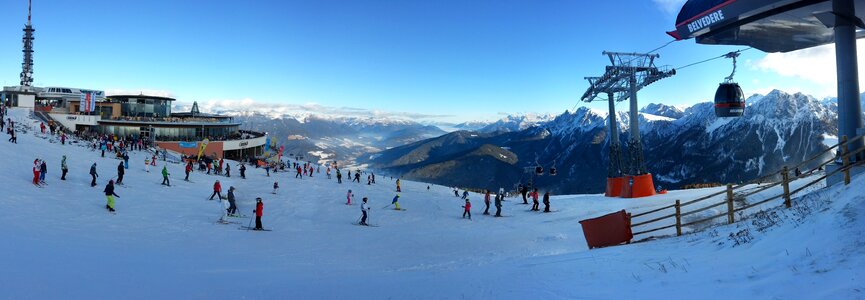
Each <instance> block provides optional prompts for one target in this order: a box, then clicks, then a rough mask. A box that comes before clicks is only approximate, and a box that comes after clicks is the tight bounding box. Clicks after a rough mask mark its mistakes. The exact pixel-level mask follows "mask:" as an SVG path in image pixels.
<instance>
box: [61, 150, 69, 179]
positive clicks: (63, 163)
mask: <svg viewBox="0 0 865 300" xmlns="http://www.w3.org/2000/svg"><path fill="white" fill-rule="evenodd" d="M60 171H61V172H63V175H61V176H60V180H66V172H69V168H67V167H66V155H63V159H62V160H60Z"/></svg>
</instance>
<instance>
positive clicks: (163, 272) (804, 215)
mask: <svg viewBox="0 0 865 300" xmlns="http://www.w3.org/2000/svg"><path fill="white" fill-rule="evenodd" d="M28 114H29V112H28V111H26V110H23V109H12V111H11V113H10V117H11V118H13V119H14V120H17V122H19V123H20V124H22V125H27V126H28V127H30V128H34V126H38V124H39V123H38V122H37V121H34V120H32V119H29V117H28ZM34 122H35V123H34ZM4 137H5V135H4ZM7 138H8V137H7ZM62 155H67V157H68V161H67V163H68V165H69V174H68V175H67V180H66V181H60V179H59V177H60V174H59V173H60V158H61V156H62ZM0 157H3V158H4V159H3V163H2V167H0V168H2V169H0V171H2V172H0V182H2V195H3V197H0V207H2V208H3V213H0V236H2V237H3V242H2V244H0V286H2V288H0V299H120V298H122V299H345V298H351V299H562V298H581V299H608V298H613V297H622V296H626V297H627V296H631V297H637V298H655V299H659V298H664V299H669V298H680V299H681V298H695V297H700V298H724V299H736V298H744V297H747V298H782V299H799V298H803V299H814V298H830V297H832V298H834V297H840V298H845V299H850V298H865V277H863V272H865V255H863V254H865V253H863V252H865V247H863V246H865V236H863V231H865V221H863V219H862V217H860V216H862V215H863V214H865V193H863V190H865V177H862V176H860V177H858V178H855V181H854V182H853V183H852V184H851V185H850V186H847V187H844V186H836V187H832V188H829V189H821V190H818V191H815V192H814V193H812V194H810V195H809V196H807V197H806V198H807V199H805V200H801V201H797V203H801V205H799V204H797V209H793V210H777V212H779V217H777V218H776V219H775V221H776V223H777V224H776V225H773V226H769V227H765V226H762V225H761V226H757V225H755V224H757V223H759V222H757V221H759V220H755V221H744V222H739V223H736V224H733V225H729V226H720V227H716V228H713V229H710V230H708V231H703V232H700V233H695V234H688V235H685V236H683V237H679V238H676V237H672V238H666V239H660V240H655V241H650V242H644V243H635V244H631V245H625V246H619V247H610V248H602V249H595V250H591V251H589V250H588V249H587V247H586V243H585V240H584V238H583V233H582V232H581V229H580V226H579V224H578V223H577V222H578V221H579V220H581V219H585V218H590V217H595V216H598V215H601V214H605V213H609V212H613V211H617V210H620V209H623V208H625V209H627V210H629V211H637V212H639V211H644V210H646V209H650V208H652V207H659V206H661V205H667V204H669V203H671V202H672V201H675V199H686V198H695V197H697V196H699V195H704V194H708V193H711V192H712V191H714V189H705V190H689V191H671V192H670V193H669V194H666V195H660V196H656V197H651V198H646V199H619V198H613V199H611V198H605V197H603V196H602V195H572V196H554V197H553V198H552V200H551V202H552V208H553V210H555V212H554V213H549V214H543V213H537V212H528V211H527V210H528V209H529V208H530V206H528V205H522V204H521V201H517V200H516V199H515V198H511V199H508V201H506V202H505V203H504V208H503V214H504V215H506V217H504V218H493V217H490V216H484V215H481V212H482V210H483V199H482V197H481V196H480V195H475V194H473V195H471V196H470V198H471V200H472V204H473V209H472V214H473V220H471V221H469V220H467V219H462V218H461V214H462V208H461V206H462V205H463V203H464V202H463V200H461V199H460V198H457V197H454V196H453V191H452V190H451V189H450V188H447V187H441V186H430V189H429V190H427V184H424V183H418V182H409V181H403V182H402V190H403V191H402V193H400V194H401V198H400V204H401V206H402V207H403V208H405V209H406V210H405V211H394V210H390V209H387V208H385V206H387V205H388V204H390V203H391V199H392V198H393V196H394V195H395V194H396V193H395V191H394V190H395V184H394V182H393V181H392V180H391V179H389V178H383V177H381V176H379V177H378V178H377V184H375V185H367V184H366V181H365V180H363V182H362V183H361V184H358V183H349V182H348V181H347V180H346V181H345V182H344V183H343V184H336V180H335V178H334V179H333V180H328V179H326V178H325V175H324V173H321V174H315V177H313V178H304V179H302V180H301V179H295V178H294V175H293V174H291V173H281V172H280V173H271V176H270V177H267V176H266V175H265V172H264V170H263V169H255V168H249V169H248V170H247V179H245V180H244V179H240V178H239V177H236V176H238V175H239V173H238V172H237V170H238V168H237V167H236V166H232V171H233V172H232V173H233V174H232V175H233V177H231V178H226V177H224V176H215V175H205V174H203V173H199V172H195V173H193V174H192V175H191V176H190V179H191V180H192V182H184V181H183V180H182V176H183V166H181V165H176V164H170V163H169V164H167V166H168V169H169V171H170V173H172V175H173V176H172V186H171V187H163V186H161V185H160V182H161V181H162V178H161V175H160V174H159V170H161V168H162V166H163V165H164V164H166V163H164V162H161V161H160V162H159V165H158V166H157V167H155V168H152V169H151V172H150V173H146V172H144V167H143V164H144V159H145V154H144V153H141V152H132V153H131V154H130V157H131V158H130V169H129V170H127V172H126V175H125V178H124V182H125V183H126V184H127V186H126V187H117V188H116V193H117V194H119V195H120V198H117V199H116V209H117V214H116V215H112V214H109V213H107V212H106V210H105V209H104V205H105V197H104V195H103V194H102V190H103V188H104V185H105V183H106V182H107V181H108V179H110V178H111V177H113V176H115V175H116V167H117V164H118V162H119V161H118V160H116V159H111V158H101V157H99V153H98V152H94V151H91V150H89V149H88V148H85V147H81V146H77V145H74V144H73V145H70V144H67V145H65V146H63V145H60V144H59V143H51V142H49V139H46V138H42V137H40V136H39V135H38V134H35V131H33V130H30V132H28V133H26V134H25V133H19V138H18V144H10V143H8V142H7V141H6V138H4V139H3V140H2V141H0ZM35 158H42V159H45V160H47V162H48V166H49V171H48V175H47V179H46V181H47V186H46V187H44V188H37V187H34V186H33V185H32V184H31V183H30V181H31V179H32V172H31V167H32V164H33V160H34V159H35ZM94 162H96V163H97V164H98V171H99V173H100V175H101V177H100V178H99V180H98V185H97V186H96V187H90V186H89V183H90V176H89V175H88V171H89V167H90V165H91V164H92V163H94ZM217 179H218V180H220V181H221V182H222V186H223V191H227V190H228V187H229V186H234V187H235V188H236V189H237V190H236V194H235V195H236V196H237V198H238V206H239V208H240V211H241V212H243V213H244V214H247V215H252V209H253V208H254V200H253V199H255V197H262V198H263V199H264V204H265V207H264V218H263V223H264V227H265V228H269V229H272V230H273V231H270V232H254V231H246V230H238V228H239V227H240V226H241V225H243V226H246V225H247V224H248V223H247V222H249V219H237V220H236V221H239V222H240V223H242V224H229V225H222V224H217V223H216V222H215V221H216V220H218V219H219V217H220V215H221V210H222V207H221V205H220V204H219V203H218V201H208V200H207V198H208V197H209V196H210V194H211V191H212V185H213V182H214V181H215V180H217ZM364 179H365V178H364ZM274 181H278V182H279V184H280V190H279V192H278V194H276V195H274V194H271V190H272V185H273V182H274ZM348 189H352V190H353V192H354V194H355V195H356V198H355V201H354V202H356V203H358V204H357V205H352V206H347V205H345V204H344V203H345V200H346V199H345V194H346V192H347V190H348ZM362 197H369V199H370V206H371V207H372V211H371V213H370V220H369V222H370V223H371V224H375V225H378V227H362V226H357V225H353V223H355V222H356V221H357V219H358V218H359V217H360V205H359V202H360V199H361V198H362ZM518 202H519V203H518ZM492 210H494V208H493V209H492ZM743 230H747V231H748V234H747V236H748V237H750V238H748V239H746V238H743V237H735V238H731V237H730V234H731V233H732V234H734V236H736V234H741V232H743ZM745 240H747V242H744V241H745ZM737 242H738V244H737Z"/></svg>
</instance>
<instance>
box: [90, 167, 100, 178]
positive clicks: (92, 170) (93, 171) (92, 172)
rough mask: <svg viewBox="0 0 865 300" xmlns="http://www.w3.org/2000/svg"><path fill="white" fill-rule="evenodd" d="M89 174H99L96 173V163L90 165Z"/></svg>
mask: <svg viewBox="0 0 865 300" xmlns="http://www.w3.org/2000/svg"><path fill="white" fill-rule="evenodd" d="M90 175H96V176H99V174H97V173H96V165H95V164H94V165H92V166H90Z"/></svg>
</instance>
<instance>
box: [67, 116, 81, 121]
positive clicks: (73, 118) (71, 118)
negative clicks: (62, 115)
mask: <svg viewBox="0 0 865 300" xmlns="http://www.w3.org/2000/svg"><path fill="white" fill-rule="evenodd" d="M66 119H67V120H73V121H74V120H78V117H76V116H66Z"/></svg>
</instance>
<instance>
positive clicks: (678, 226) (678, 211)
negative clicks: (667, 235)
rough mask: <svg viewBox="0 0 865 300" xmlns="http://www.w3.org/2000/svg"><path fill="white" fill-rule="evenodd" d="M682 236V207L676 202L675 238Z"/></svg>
mask: <svg viewBox="0 0 865 300" xmlns="http://www.w3.org/2000/svg"><path fill="white" fill-rule="evenodd" d="M681 235H682V206H681V204H680V203H679V200H676V236H681Z"/></svg>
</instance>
